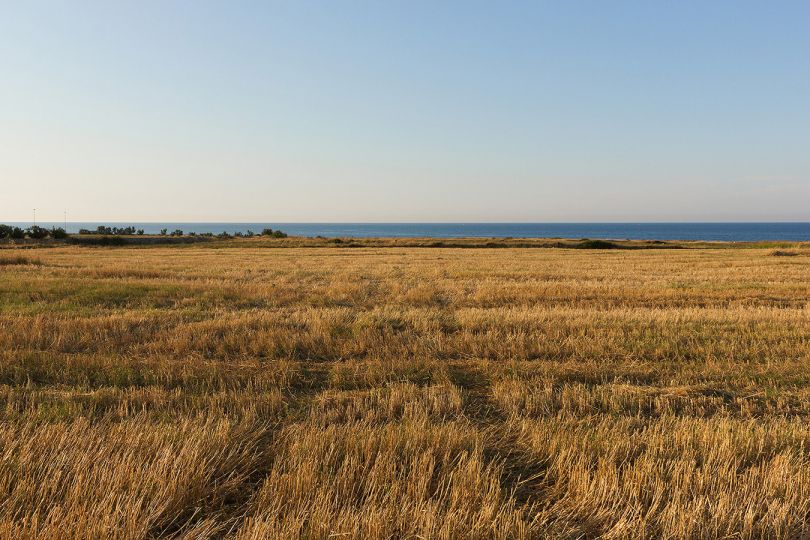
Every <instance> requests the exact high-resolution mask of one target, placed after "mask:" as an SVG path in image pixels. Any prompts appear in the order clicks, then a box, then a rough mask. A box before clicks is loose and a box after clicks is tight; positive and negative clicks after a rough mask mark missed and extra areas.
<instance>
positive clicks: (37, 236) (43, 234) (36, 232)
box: [25, 225, 48, 240]
mask: <svg viewBox="0 0 810 540" xmlns="http://www.w3.org/2000/svg"><path fill="white" fill-rule="evenodd" d="M25 234H26V235H27V236H28V238H33V239H34V240H42V239H43V238H47V237H48V229H46V228H44V227H39V226H38V225H32V226H31V227H28V228H27V229H25Z"/></svg>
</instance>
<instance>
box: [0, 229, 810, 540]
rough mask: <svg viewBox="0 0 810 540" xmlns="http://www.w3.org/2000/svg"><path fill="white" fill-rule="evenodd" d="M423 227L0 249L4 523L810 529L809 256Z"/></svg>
mask: <svg viewBox="0 0 810 540" xmlns="http://www.w3.org/2000/svg"><path fill="white" fill-rule="evenodd" d="M136 232H137V231H136ZM82 237H87V238H93V239H97V240H98V239H101V238H105V237H118V238H122V239H124V240H130V239H136V238H142V239H143V240H144V241H146V240H147V239H149V238H151V237H150V236H149V235H142V236H140V237H139V235H137V234H135V235H128V234H124V235H107V234H94V235H82ZM183 238H187V236H185V235H184V236H175V237H172V236H171V235H168V234H167V235H166V236H165V239H166V240H169V239H174V240H178V241H180V240H181V239H183ZM349 242H356V243H357V244H358V246H359V247H360V249H345V247H346V245H345V244H346V243H349ZM430 242H437V241H436V240H435V239H433V240H423V239H367V240H351V241H346V242H345V243H344V242H340V243H338V242H334V241H333V240H331V239H295V238H274V237H270V236H269V235H268V236H264V237H260V238H255V237H253V238H236V239H227V240H224V239H216V238H214V239H207V240H206V241H205V242H196V241H195V243H189V244H185V245H163V244H155V245H153V246H151V247H150V248H149V249H132V247H131V246H128V245H124V246H116V245H107V246H104V248H103V249H99V248H98V247H97V246H94V245H88V246H85V245H81V244H73V245H70V244H54V245H52V246H51V247H50V248H49V249H36V250H31V249H27V250H23V249H21V246H14V245H9V246H6V247H5V248H4V249H3V250H0V486H3V487H2V488H0V538H122V539H152V538H239V539H264V538H302V537H303V538H323V539H328V538H440V539H441V538H444V539H448V540H449V539H455V538H527V539H528V538H543V537H551V538H658V537H670V538H719V537H735V538H736V537H740V538H773V537H776V538H802V537H807V536H808V535H810V525H808V520H807V516H808V515H810V472H809V471H810V427H808V426H809V425H808V419H810V376H809V375H808V373H810V369H809V368H810V340H808V335H810V317H809V316H808V313H809V312H808V309H810V281H808V279H807V276H808V275H810V257H806V256H788V257H784V256H774V253H773V251H774V250H775V249H776V250H785V251H789V252H791V253H797V254H799V255H802V254H804V253H806V252H808V251H810V250H808V249H807V246H806V245H804V244H796V243H791V244H786V245H778V246H776V245H747V246H745V247H746V249H737V248H738V247H740V246H736V245H735V246H734V247H725V246H724V245H719V244H701V245H699V246H695V245H691V244H681V243H674V245H680V246H683V247H686V248H689V247H699V248H700V249H656V246H657V245H656V244H653V243H646V242H644V243H639V245H641V246H643V247H644V248H645V249H617V248H616V246H624V245H625V244H626V243H625V242H622V241H616V242H615V245H613V244H614V242H610V245H607V246H606V245H603V244H599V245H592V244H587V243H586V242H585V241H584V240H566V241H563V240H522V239H513V240H509V239H503V240H492V239H449V240H442V242H446V243H445V244H444V245H442V246H438V245H434V246H431V245H428V244H429V243H430ZM487 242H496V243H498V247H497V248H494V247H488V246H487V245H486V243H487ZM557 242H558V243H562V244H564V246H565V247H566V248H573V247H576V246H577V245H580V246H581V249H524V248H521V245H523V244H525V245H528V246H531V247H540V246H543V247H550V246H553V244H554V243H557ZM630 244H633V243H632V242H631V243H630ZM628 245H629V244H628ZM312 247H317V248H319V249H311V248H312ZM426 247H430V248H431V249H424V248H426ZM459 247H476V248H477V249H457V248H459ZM380 248H386V249H380ZM650 248H652V249H650ZM31 253H35V254H36V257H31V256H30V254H31Z"/></svg>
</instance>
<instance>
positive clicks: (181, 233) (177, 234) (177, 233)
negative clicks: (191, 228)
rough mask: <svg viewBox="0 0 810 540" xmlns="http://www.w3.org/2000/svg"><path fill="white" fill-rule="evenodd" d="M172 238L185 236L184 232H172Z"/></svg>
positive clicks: (177, 230) (176, 230) (178, 230)
mask: <svg viewBox="0 0 810 540" xmlns="http://www.w3.org/2000/svg"><path fill="white" fill-rule="evenodd" d="M172 236H183V231H181V230H180V229H175V230H174V231H173V232H172Z"/></svg>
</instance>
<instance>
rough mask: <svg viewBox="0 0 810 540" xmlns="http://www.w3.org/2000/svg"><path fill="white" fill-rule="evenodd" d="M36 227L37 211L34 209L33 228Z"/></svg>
mask: <svg viewBox="0 0 810 540" xmlns="http://www.w3.org/2000/svg"><path fill="white" fill-rule="evenodd" d="M36 226H37V209H36V208H34V227H36Z"/></svg>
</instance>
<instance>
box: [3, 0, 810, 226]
mask: <svg viewBox="0 0 810 540" xmlns="http://www.w3.org/2000/svg"><path fill="white" fill-rule="evenodd" d="M808 28H810V2H807V1H806V0H802V1H796V2H790V1H774V2H762V1H758V2H746V1H733V2H731V1H728V2H726V1H721V0H717V1H711V2H706V1H704V0H701V1H679V2H664V1H646V0H645V1H637V2H623V1H619V0H617V1H611V2H604V1H590V2H589V1H579V0H573V1H556V2H541V1H531V2H521V1H509V2H477V1H474V0H471V1H463V2H462V1H458V2H451V1H441V0H439V1H437V0H432V1H407V2H406V1H395V0H392V1H384V2H380V1H368V2H363V1H355V0H346V1H328V2H327V1H323V2H309V1H304V0H302V1H298V0H296V1H288V2H273V1H269V0H262V1H256V2H252V1H233V2H224V1H217V2H208V1H202V0H194V1H181V0H176V1H175V0H172V1H165V0H161V1H151V0H139V1H137V2H135V1H132V2H127V1H125V0H121V1H115V2H109V1H93V0H83V1H82V2H69V1H53V2H44V1H36V0H32V1H30V2H28V1H26V2H2V3H0V222H4V221H5V222H10V221H29V220H31V218H32V213H33V209H34V208H36V209H37V218H38V220H42V221H48V220H50V221H61V220H62V219H63V212H64V211H67V215H68V220H69V221H110V222H112V221H116V222H122V221H123V222H126V221H224V222H298V221H300V222H366V221H368V222H386V221H387V222H487V221H496V222H566V221H568V222H582V221H599V222H601V221H618V222H632V221H810V31H808Z"/></svg>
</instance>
